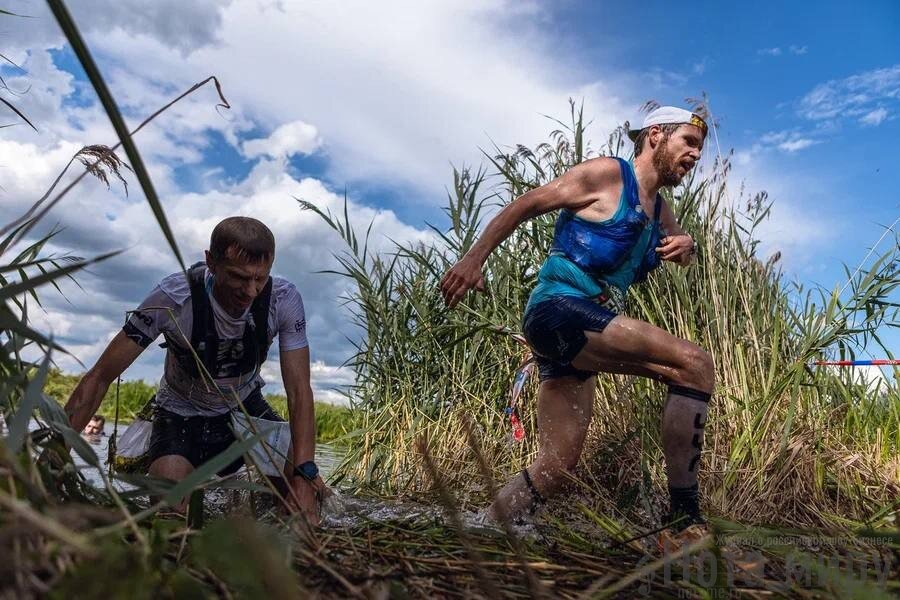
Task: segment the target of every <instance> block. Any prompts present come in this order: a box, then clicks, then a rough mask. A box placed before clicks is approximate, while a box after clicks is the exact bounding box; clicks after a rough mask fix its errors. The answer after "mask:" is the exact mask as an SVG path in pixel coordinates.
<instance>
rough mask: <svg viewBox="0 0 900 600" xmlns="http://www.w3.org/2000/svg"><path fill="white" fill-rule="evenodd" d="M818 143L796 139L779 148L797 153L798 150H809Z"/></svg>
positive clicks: (807, 139)
mask: <svg viewBox="0 0 900 600" xmlns="http://www.w3.org/2000/svg"><path fill="white" fill-rule="evenodd" d="M818 143H819V142H817V141H816V140H811V139H809V138H795V139H792V140H788V141H786V142H782V143H780V144H778V148H779V149H781V150H784V151H785V152H797V151H798V150H803V149H804V148H809V147H810V146H812V145H815V144H818Z"/></svg>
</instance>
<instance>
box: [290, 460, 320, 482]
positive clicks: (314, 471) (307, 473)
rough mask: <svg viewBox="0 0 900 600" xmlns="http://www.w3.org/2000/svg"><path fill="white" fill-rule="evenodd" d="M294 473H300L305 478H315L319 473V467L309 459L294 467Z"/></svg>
mask: <svg viewBox="0 0 900 600" xmlns="http://www.w3.org/2000/svg"><path fill="white" fill-rule="evenodd" d="M294 473H296V474H297V475H300V476H301V477H303V478H304V479H309V480H313V479H315V478H316V476H317V475H318V474H319V467H317V466H316V463H314V462H312V461H307V462H305V463H303V464H302V465H298V466H297V468H296V469H294Z"/></svg>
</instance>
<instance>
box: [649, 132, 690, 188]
mask: <svg viewBox="0 0 900 600" xmlns="http://www.w3.org/2000/svg"><path fill="white" fill-rule="evenodd" d="M677 167H678V164H677V163H676V162H675V156H674V155H673V154H672V152H670V151H669V140H664V141H663V143H661V144H660V145H659V146H657V147H656V151H654V152H653V168H654V169H656V174H657V176H658V177H659V183H660V185H662V186H663V187H670V186H673V185H678V184H679V183H681V178H682V177H684V175H679V174H678V172H677V171H676V170H675V169H676V168H677Z"/></svg>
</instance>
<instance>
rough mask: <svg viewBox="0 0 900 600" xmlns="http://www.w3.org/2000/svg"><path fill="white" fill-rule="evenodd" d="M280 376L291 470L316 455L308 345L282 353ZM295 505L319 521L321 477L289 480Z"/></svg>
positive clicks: (323, 486)
mask: <svg viewBox="0 0 900 600" xmlns="http://www.w3.org/2000/svg"><path fill="white" fill-rule="evenodd" d="M281 377H282V380H283V381H284V391H285V393H286V394H287V405H288V413H289V414H288V420H289V421H290V425H291V452H292V456H291V457H290V460H289V463H288V472H292V471H293V468H294V467H295V466H297V465H302V464H303V463H305V462H306V461H309V460H314V459H315V455H316V415H315V404H314V403H313V393H312V386H311V385H310V381H309V347H308V346H307V347H305V348H297V349H295V350H286V351H283V352H282V353H281ZM289 481H290V483H291V488H292V490H293V494H292V497H293V501H292V504H294V505H295V506H296V507H297V508H298V509H299V510H300V511H301V514H303V516H304V517H305V518H306V519H307V520H308V521H309V522H310V523H312V524H316V523H318V522H319V514H318V506H319V494H321V493H324V491H325V484H324V482H323V481H322V477H321V476H319V477H317V478H316V480H315V481H313V482H310V481H307V480H306V479H304V478H303V477H297V476H294V477H293V478H292V479H289Z"/></svg>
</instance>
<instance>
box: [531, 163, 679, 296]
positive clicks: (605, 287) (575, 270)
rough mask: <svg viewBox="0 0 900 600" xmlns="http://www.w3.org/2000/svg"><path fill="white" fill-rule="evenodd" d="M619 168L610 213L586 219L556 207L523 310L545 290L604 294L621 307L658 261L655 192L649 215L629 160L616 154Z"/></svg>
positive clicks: (659, 234)
mask: <svg viewBox="0 0 900 600" xmlns="http://www.w3.org/2000/svg"><path fill="white" fill-rule="evenodd" d="M616 160H618V161H619V166H620V168H621V170H622V195H621V197H620V199H619V207H618V209H617V210H616V213H615V214H614V215H613V216H612V217H610V218H609V219H607V220H605V221H590V220H587V219H582V218H580V217H578V216H576V215H575V213H574V212H572V211H571V210H569V209H565V208H564V209H562V210H561V211H560V214H559V217H558V218H557V220H556V228H555V230H554V233H553V245H552V246H551V248H550V256H548V257H547V260H545V261H544V264H543V266H542V267H541V270H540V272H539V273H538V284H537V286H536V287H535V288H534V290H533V291H532V292H531V297H530V298H529V299H528V306H527V307H526V311H527V310H528V308H530V307H531V306H533V305H535V304H537V303H538V302H542V301H544V300H546V299H548V298H550V297H551V296H578V297H583V298H591V299H594V298H602V297H604V296H605V297H606V298H607V299H608V300H609V301H610V303H611V305H610V308H612V309H613V310H615V311H616V312H617V313H618V312H622V309H623V308H624V303H625V294H626V293H627V290H628V287H629V286H630V285H631V284H633V283H639V282H641V281H643V280H644V279H646V278H647V275H648V274H649V273H650V271H652V270H653V269H655V268H656V267H658V266H659V263H660V259H659V255H658V254H657V253H656V248H657V247H658V246H659V242H660V239H661V238H662V232H661V229H660V224H659V212H660V208H661V206H662V200H661V198H660V196H659V194H657V195H656V206H655V208H654V214H653V219H652V220H650V219H648V218H647V216H646V215H645V214H644V212H643V209H642V208H641V203H640V199H639V197H638V186H637V180H636V179H635V176H634V167H633V166H632V165H631V163H630V162H627V161H625V160H622V159H621V158H617V159H616Z"/></svg>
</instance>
